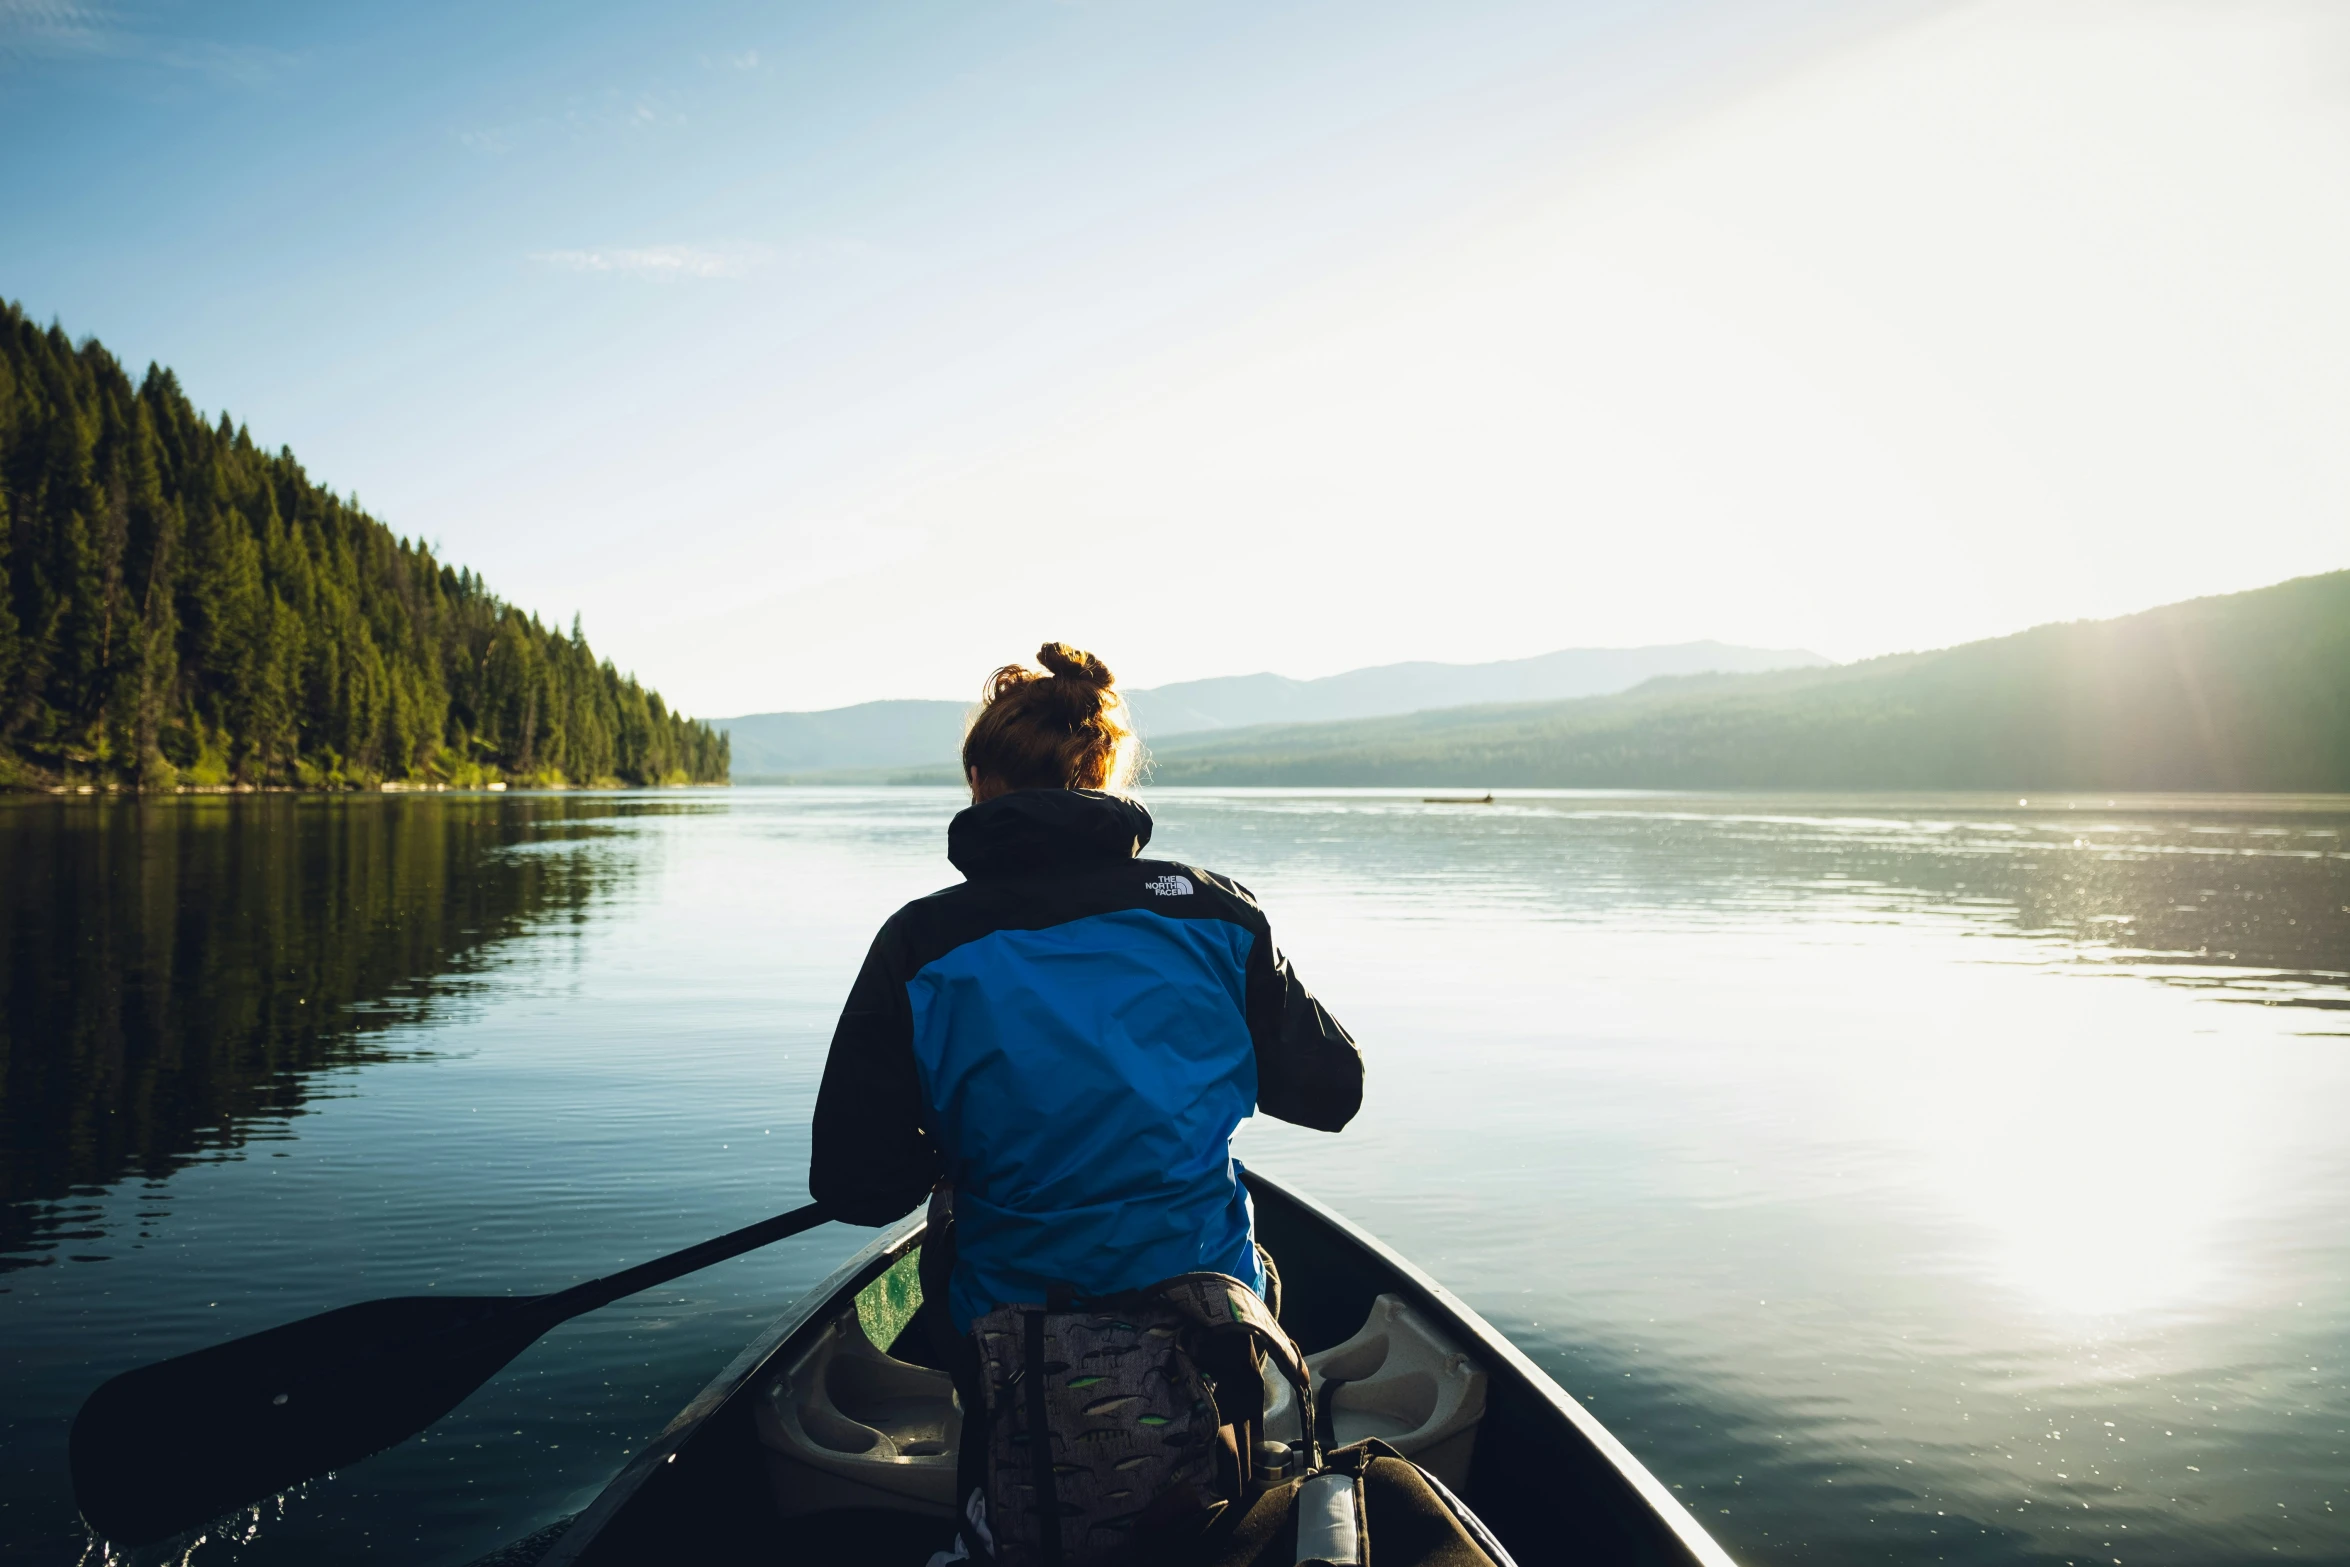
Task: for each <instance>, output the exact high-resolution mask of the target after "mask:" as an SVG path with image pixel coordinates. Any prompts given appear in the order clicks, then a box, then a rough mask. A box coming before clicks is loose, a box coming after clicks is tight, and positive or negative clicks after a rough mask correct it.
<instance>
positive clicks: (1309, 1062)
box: [1248, 930, 1363, 1132]
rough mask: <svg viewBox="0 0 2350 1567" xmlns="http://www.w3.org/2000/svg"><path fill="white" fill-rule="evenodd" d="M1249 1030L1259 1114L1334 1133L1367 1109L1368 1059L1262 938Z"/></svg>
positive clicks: (1268, 935) (1252, 978)
mask: <svg viewBox="0 0 2350 1567" xmlns="http://www.w3.org/2000/svg"><path fill="white" fill-rule="evenodd" d="M1248 1031H1249V1037H1250V1038H1251V1039H1252V1040H1254V1041H1255V1043H1256V1047H1257V1108H1258V1109H1260V1110H1262V1111H1264V1112H1265V1113H1266V1114H1267V1115H1270V1116H1276V1117H1278V1118H1280V1119H1281V1120H1284V1121H1291V1122H1295V1123H1296V1124H1297V1125H1299V1126H1310V1127H1312V1128H1313V1129H1314V1130H1315V1131H1317V1132H1335V1131H1337V1130H1339V1129H1340V1128H1341V1127H1343V1126H1345V1125H1346V1123H1347V1122H1349V1121H1351V1120H1353V1119H1354V1114H1355V1111H1357V1110H1358V1109H1360V1108H1362V1103H1363V1053H1362V1052H1361V1051H1360V1050H1358V1049H1356V1048H1355V1042H1354V1040H1353V1039H1352V1038H1351V1037H1350V1036H1349V1035H1348V1034H1347V1031H1346V1030H1345V1029H1343V1028H1341V1027H1339V1024H1338V1019H1336V1018H1334V1017H1332V1016H1331V1015H1330V1014H1329V1012H1328V1011H1326V1010H1324V1008H1323V1006H1322V1003H1321V1002H1319V1001H1316V1000H1315V999H1314V997H1313V993H1312V992H1311V991H1308V990H1307V989H1306V987H1305V986H1304V985H1303V984H1302V983H1300V982H1299V980H1298V977H1297V971H1296V970H1295V969H1293V968H1291V967H1290V966H1289V959H1288V958H1287V957H1285V956H1284V955H1283V954H1282V952H1281V949H1280V948H1278V947H1276V946H1275V945H1273V934H1272V932H1271V931H1270V930H1265V931H1261V932H1259V934H1258V936H1257V941H1256V946H1255V947H1254V948H1253V949H1252V950H1251V951H1250V953H1249V962H1248Z"/></svg>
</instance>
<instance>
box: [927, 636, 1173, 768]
mask: <svg viewBox="0 0 2350 1567" xmlns="http://www.w3.org/2000/svg"><path fill="white" fill-rule="evenodd" d="M1036 661H1037V662H1038V663H1040V664H1042V665H1043V666H1044V669H1043V670H1042V671H1039V670H1034V669H1030V668H1028V667H1027V666H1026V665H1024V664H1006V665H1005V666H1004V667H1003V668H1001V669H999V670H997V671H996V672H995V673H994V674H992V675H990V676H988V677H987V685H986V687H985V689H984V691H983V692H982V694H981V696H980V705H979V711H978V712H977V713H975V714H973V715H972V719H971V727H970V728H969V729H967V730H965V731H964V732H963V770H964V773H965V775H966V776H971V775H976V776H977V778H978V780H979V781H980V785H981V786H982V787H986V786H994V787H996V788H999V789H1007V790H1008V789H1112V790H1122V789H1125V788H1127V787H1128V786H1129V785H1131V784H1132V783H1133V782H1134V768H1135V763H1136V761H1137V760H1138V757H1137V747H1136V744H1135V739H1134V727H1133V725H1132V724H1130V723H1128V722H1127V718H1126V703H1125V702H1124V700H1123V699H1121V698H1120V697H1119V695H1118V693H1117V691H1116V690H1115V689H1114V688H1115V687H1116V685H1117V682H1118V677H1117V676H1115V675H1113V674H1111V673H1110V666H1109V665H1107V664H1105V663H1103V662H1102V661H1101V660H1100V659H1098V658H1096V657H1094V656H1093V655H1092V654H1091V653H1086V652H1082V651H1080V650H1079V649H1077V648H1073V647H1071V646H1069V644H1068V643H1066V642H1047V643H1046V644H1045V645H1044V646H1043V647H1040V648H1038V649H1037V650H1036Z"/></svg>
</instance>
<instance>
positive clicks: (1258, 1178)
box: [539, 1170, 1738, 1567]
mask: <svg viewBox="0 0 2350 1567" xmlns="http://www.w3.org/2000/svg"><path fill="white" fill-rule="evenodd" d="M1244 1179H1245V1180H1246V1181H1247V1183H1248V1186H1249V1189H1250V1191H1251V1192H1252V1194H1253V1193H1262V1194H1264V1195H1265V1196H1268V1197H1270V1198H1272V1199H1273V1200H1275V1201H1276V1202H1279V1203H1286V1204H1288V1205H1290V1206H1292V1207H1295V1208H1297V1209H1298V1210H1300V1211H1301V1212H1303V1213H1304V1214H1305V1215H1307V1216H1308V1217H1309V1218H1311V1219H1312V1220H1313V1221H1314V1222H1315V1223H1317V1224H1319V1225H1321V1226H1323V1227H1324V1228H1325V1229H1326V1230H1328V1231H1329V1232H1330V1234H1331V1235H1333V1236H1335V1237H1336V1238H1338V1239H1340V1240H1342V1241H1344V1242H1345V1243H1346V1244H1347V1245H1349V1246H1351V1247H1352V1248H1353V1249H1355V1250H1356V1251H1358V1252H1359V1253H1361V1254H1362V1255H1363V1256H1364V1257H1365V1258H1366V1259H1367V1260H1368V1261H1369V1262H1371V1263H1372V1264H1373V1265H1374V1267H1375V1268H1376V1269H1377V1271H1378V1272H1380V1273H1382V1274H1384V1275H1386V1276H1387V1278H1389V1279H1390V1280H1392V1281H1393V1283H1394V1284H1395V1286H1396V1287H1397V1289H1398V1292H1399V1293H1402V1294H1404V1295H1405V1296H1406V1297H1407V1298H1409V1299H1410V1300H1411V1302H1412V1304H1413V1305H1414V1306H1415V1307H1417V1308H1418V1309H1419V1310H1421V1311H1423V1312H1425V1313H1427V1314H1428V1316H1430V1317H1431V1318H1433V1319H1435V1320H1436V1321H1437V1322H1439V1323H1441V1324H1443V1325H1444V1326H1445V1327H1446V1328H1447V1329H1449V1330H1450V1331H1451V1332H1452V1333H1453V1334H1455V1335H1457V1337H1458V1339H1459V1341H1460V1342H1461V1344H1462V1345H1463V1346H1464V1347H1468V1348H1471V1349H1473V1351H1474V1352H1475V1353H1476V1354H1477V1355H1478V1356H1480V1357H1481V1358H1482V1359H1483V1360H1484V1361H1485V1363H1486V1369H1487V1374H1488V1375H1498V1376H1501V1377H1505V1378H1507V1379H1509V1380H1510V1381H1513V1382H1515V1383H1517V1384H1519V1385H1520V1387H1521V1388H1522V1389H1523V1390H1524V1391H1525V1392H1526V1393H1528V1394H1530V1395H1531V1396H1532V1397H1533V1398H1534V1400H1535V1401H1536V1402H1537V1403H1539V1404H1540V1405H1542V1406H1544V1407H1546V1408H1547V1409H1548V1410H1550V1411H1551V1412H1552V1413H1553V1414H1555V1415H1556V1416H1557V1418H1558V1419H1560V1420H1561V1421H1563V1422H1564V1423H1565V1424H1566V1425H1567V1426H1568V1427H1570V1428H1571V1429H1572V1430H1573V1432H1574V1433H1575V1435H1576V1436H1577V1437H1579V1438H1581V1440H1582V1441H1583V1442H1584V1443H1585V1444H1586V1447H1587V1449H1588V1452H1589V1455H1590V1456H1591V1458H1592V1459H1594V1460H1595V1461H1596V1462H1597V1463H1599V1464H1600V1465H1602V1466H1604V1467H1605V1469H1606V1470H1607V1471H1609V1472H1612V1473H1613V1475H1614V1477H1615V1479H1616V1481H1617V1482H1618V1483H1620V1484H1621V1485H1622V1486H1623V1487H1624V1489H1625V1491H1627V1492H1629V1493H1630V1494H1631V1495H1632V1496H1634V1497H1636V1498H1637V1499H1638V1501H1639V1503H1640V1504H1641V1505H1642V1506H1644V1507H1645V1508H1646V1509H1647V1510H1648V1511H1649V1513H1650V1514H1651V1515H1652V1516H1653V1517H1654V1518H1655V1519H1656V1520H1657V1521H1659V1522H1660V1523H1662V1524H1663V1525H1664V1527H1665V1529H1666V1530H1667V1531H1668V1532H1669V1533H1670V1534H1671V1536H1672V1537H1673V1540H1674V1541H1675V1543H1677V1544H1678V1545H1679V1546H1680V1548H1681V1550H1682V1551H1684V1552H1686V1553H1687V1560H1688V1562H1689V1563H1690V1567H1738V1564H1737V1563H1736V1561H1735V1560H1734V1559H1733V1558H1732V1557H1731V1556H1730V1554H1729V1553H1728V1552H1727V1551H1725V1550H1723V1549H1722V1547H1721V1546H1720V1545H1719V1544H1718V1543H1717V1542H1716V1541H1715V1540H1714V1538H1713V1536H1712V1535H1710V1534H1708V1533H1707V1532H1706V1529H1705V1526H1704V1525H1703V1524H1701V1523H1699V1522H1698V1521H1697V1519H1696V1518H1695V1517H1694V1516H1693V1515H1692V1514H1691V1513H1690V1511H1689V1509H1688V1508H1687V1507H1685V1506H1683V1505H1682V1503H1681V1501H1680V1500H1679V1498H1677V1497H1675V1496H1674V1495H1673V1494H1672V1492H1671V1491H1669V1490H1668V1489H1666V1487H1665V1486H1664V1484H1663V1482H1661V1481H1660V1480H1658V1479H1657V1478H1656V1476H1655V1475H1653V1474H1651V1473H1650V1472H1649V1470H1648V1467H1647V1466H1646V1465H1645V1464H1643V1463H1641V1461H1640V1460H1639V1459H1638V1458H1636V1457H1634V1456H1633V1454H1632V1452H1631V1450H1630V1449H1629V1448H1627V1447H1625V1446H1624V1444H1623V1443H1622V1442H1621V1441H1619V1440H1618V1439H1617V1438H1616V1436H1615V1435H1614V1433H1612V1432H1610V1431H1609V1430H1608V1429H1607V1427H1606V1426H1605V1425H1603V1424H1601V1423H1600V1421H1599V1419H1598V1417H1597V1416H1595V1415H1593V1414H1592V1413H1591V1412H1590V1411H1589V1410H1587V1409H1585V1408H1584V1407H1583V1406H1582V1404H1581V1403H1579V1402H1577V1400H1576V1399H1575V1397H1574V1395H1573V1394H1571V1393H1569V1392H1568V1391H1567V1390H1566V1389H1565V1388H1563V1387H1561V1386H1559V1384H1558V1383H1557V1382H1556V1381H1554V1380H1553V1379H1552V1378H1551V1376H1550V1374H1549V1373H1548V1372H1546V1371H1544V1370H1543V1369H1542V1368H1541V1367H1540V1366H1538V1365H1536V1364H1535V1363H1534V1361H1533V1360H1532V1359H1531V1358H1529V1357H1528V1356H1527V1354H1526V1352H1525V1351H1524V1350H1522V1349H1520V1348H1518V1346H1517V1345H1516V1344H1514V1343H1512V1342H1511V1341H1510V1340H1509V1338H1508V1337H1507V1336H1506V1335H1504V1334H1503V1333H1501V1332H1500V1331H1499V1330H1498V1329H1496V1328H1495V1327H1494V1326H1493V1324H1492V1323H1490V1322H1488V1321H1486V1320H1485V1318H1484V1317H1483V1316H1482V1315H1480V1314H1479V1313H1478V1312H1477V1311H1476V1310H1475V1309H1474V1308H1473V1307H1471V1306H1470V1305H1469V1304H1468V1303H1467V1302H1465V1301H1463V1300H1462V1299H1461V1298H1460V1297H1459V1296H1457V1295H1455V1294H1454V1293H1453V1292H1452V1291H1451V1290H1449V1289H1447V1288H1445V1287H1444V1286H1443V1285H1442V1284H1440V1283H1438V1282H1437V1281H1436V1280H1435V1279H1434V1278H1432V1277H1430V1276H1429V1275H1428V1274H1427V1273H1425V1272H1423V1271H1421V1269H1420V1268H1419V1267H1418V1266H1417V1265H1415V1264H1414V1263H1413V1262H1412V1261H1411V1260H1410V1259H1408V1258H1406V1257H1404V1256H1402V1255H1401V1254H1399V1253H1398V1252H1396V1251H1395V1250H1394V1249H1393V1248H1392V1247H1390V1246H1388V1245H1387V1244H1386V1243H1385V1242H1383V1241H1381V1240H1380V1239H1379V1238H1378V1237H1377V1236H1375V1235H1372V1234H1370V1233H1369V1232H1368V1231H1365V1230H1363V1229H1362V1228H1360V1227H1359V1226H1357V1225H1356V1224H1354V1223H1353V1222H1352V1221H1351V1220H1349V1219H1348V1218H1347V1217H1346V1216H1345V1215H1344V1214H1341V1213H1338V1212H1337V1211H1335V1210H1333V1209H1332V1208H1330V1207H1328V1206H1327V1205H1325V1204H1323V1203H1321V1202H1318V1201H1316V1200H1315V1199H1313V1198H1311V1197H1308V1196H1306V1195H1304V1194H1303V1193H1301V1192H1299V1191H1298V1190H1296V1189H1295V1188H1294V1187H1291V1186H1288V1185H1285V1184H1283V1183H1282V1182H1280V1181H1276V1180H1274V1179H1273V1178H1271V1177H1270V1176H1267V1175H1263V1174H1261V1173H1259V1172H1258V1171H1255V1170H1246V1171H1244ZM925 1220H926V1215H925V1213H924V1212H923V1211H922V1210H920V1209H917V1210H916V1211H915V1212H913V1213H911V1214H909V1215H907V1216H906V1217H905V1218H903V1219H901V1220H899V1221H898V1222H897V1223H895V1224H893V1225H890V1226H888V1227H887V1228H885V1229H884V1230H883V1231H882V1232H881V1233H880V1234H879V1235H877V1236H875V1237H874V1239H873V1240H872V1241H870V1242H869V1243H867V1244H866V1245H865V1246H864V1247H862V1248H860V1249H859V1250H858V1252H857V1253H856V1255H855V1256H853V1257H851V1258H849V1259H848V1260H847V1261H846V1262H844V1263H842V1264H841V1265H840V1266H839V1267H838V1268H836V1269H834V1270H833V1271H832V1272H831V1273H830V1274H829V1275H827V1276H826V1277H825V1279H824V1280H823V1282H821V1283H819V1284H817V1285H816V1286H815V1287H814V1288H812V1289H810V1290H809V1291H808V1292H807V1293H806V1294H804V1295H802V1296H801V1297H800V1298H799V1300H798V1301H796V1302H794V1303H793V1305H792V1307H791V1309H790V1310H788V1311H786V1312H785V1313H784V1314H783V1315H782V1316H781V1317H779V1318H777V1319H776V1320H775V1322H774V1323H773V1324H771V1325H770V1326H769V1327H768V1328H767V1329H766V1330H765V1331H763V1332H761V1333H760V1334H759V1335H758V1336H757V1337H756V1338H754V1339H752V1340H751V1342H750V1343H749V1344H748V1345H746V1346H745V1347H744V1348H743V1350H742V1352H741V1353H739V1354H737V1355H736V1356H735V1357H734V1359H733V1360H732V1361H730V1362H729V1363H728V1364H727V1366H726V1369H725V1370H723V1371H721V1372H719V1373H718V1375H717V1376H716V1377H714V1378H712V1379H711V1380H710V1382H709V1383H708V1384H707V1385H706V1386H705V1387H703V1389H702V1390H701V1391H700V1392H699V1393H697V1394H696V1395H695V1396H694V1398H693V1400H692V1401H691V1402H690V1403H688V1404H687V1405H686V1406H685V1408H683V1409H682V1410H680V1411H679V1412H678V1413H677V1415H676V1417H675V1418H673V1419H672V1420H671V1421H670V1422H669V1424H668V1425H667V1426H666V1427H664V1428H663V1429H662V1431H661V1434H660V1435H659V1436H657V1437H656V1438H654V1439H653V1441H651V1442H650V1443H648V1444H647V1445H646V1446H645V1448H644V1449H643V1450H642V1451H641V1452H639V1453H638V1454H637V1455H636V1456H635V1457H634V1458H633V1459H631V1460H630V1461H629V1462H628V1464H627V1465H626V1466H625V1467H624V1468H622V1469H621V1471H620V1472H619V1473H618V1474H616V1475H614V1476H613V1477H612V1479H611V1480H610V1482H608V1483H607V1484H606V1485H605V1486H604V1488H603V1490H601V1491H600V1492H598V1493H597V1495H596V1499H595V1500H594V1501H593V1502H591V1503H589V1504H588V1506H587V1508H586V1509H585V1510H584V1511H582V1512H581V1513H580V1514H579V1515H578V1517H577V1518H575V1519H574V1520H573V1521H572V1524H571V1527H570V1528H568V1529H566V1530H565V1531H564V1532H563V1534H562V1536H561V1537H560V1538H559V1539H558V1540H557V1541H556V1542H555V1544H554V1545H553V1547H552V1548H551V1549H550V1550H549V1551H548V1552H547V1554H546V1555H545V1556H544V1557H542V1558H541V1559H540V1562H539V1567H577V1564H578V1563H579V1562H580V1561H581V1560H582V1559H583V1558H584V1557H586V1556H588V1555H589V1554H590V1553H591V1552H593V1551H594V1549H595V1547H596V1546H597V1544H598V1543H599V1542H600V1541H601V1540H602V1539H603V1537H604V1535H605V1533H606V1531H607V1529H608V1528H609V1527H610V1525H611V1524H612V1522H613V1520H614V1519H616V1518H617V1517H619V1516H620V1514H621V1513H622V1512H624V1511H625V1510H626V1509H627V1508H628V1507H629V1506H630V1505H631V1504H632V1503H633V1502H635V1501H636V1500H637V1497H638V1494H639V1492H641V1491H642V1490H643V1488H644V1486H645V1485H646V1483H647V1482H648V1481H650V1480H651V1479H653V1477H654V1476H655V1475H657V1474H658V1473H659V1472H660V1471H661V1470H662V1468H663V1467H664V1466H665V1465H667V1464H668V1463H669V1462H670V1461H671V1460H672V1459H674V1458H675V1457H676V1456H677V1454H678V1453H679V1451H681V1450H682V1449H683V1448H684V1447H685V1446H686V1444H687V1443H689V1442H691V1441H692V1440H693V1439H694V1437H695V1436H696V1435H698V1434H699V1433H700V1432H701V1431H702V1430H703V1428H704V1427H705V1426H707V1425H708V1424H709V1423H710V1421H711V1419H712V1418H713V1417H714V1416H716V1415H717V1414H718V1413H719V1412H720V1411H721V1410H723V1409H725V1408H726V1407H727V1406H728V1405H729V1404H730V1403H731V1402H732V1401H733V1400H734V1399H735V1398H736V1397H737V1396H738V1395H739V1394H740V1393H741V1392H742V1391H743V1390H744V1388H745V1387H747V1386H748V1385H750V1384H751V1383H753V1382H755V1381H756V1380H757V1379H758V1377H759V1375H760V1373H761V1372H762V1371H763V1370H764V1369H765V1368H766V1367H767V1366H768V1365H769V1364H770V1363H771V1362H773V1361H774V1360H775V1359H776V1357H777V1356H778V1355H780V1354H781V1353H783V1352H784V1351H785V1350H786V1349H788V1348H789V1347H790V1345H791V1344H792V1342H793V1340H795V1339H796V1338H798V1337H799V1336H801V1335H802V1334H804V1333H806V1332H808V1331H810V1330H811V1329H812V1328H814V1327H817V1326H820V1325H821V1324H823V1323H826V1322H829V1321H831V1320H832V1318H833V1317H834V1316H835V1315H837V1314H838V1313H839V1312H840V1311H841V1310H843V1309H845V1308H846V1306H847V1304H848V1303H849V1302H850V1301H852V1300H853V1299H854V1297H855V1295H856V1292H857V1291H858V1290H861V1289H863V1288H864V1287H865V1286H866V1285H867V1284H869V1283H871V1282H872V1281H873V1280H874V1279H876V1278H879V1277H880V1276H881V1275H882V1274H883V1273H884V1272H886V1271H887V1270H888V1269H889V1267H890V1266H891V1265H892V1264H894V1263H895V1262H896V1261H897V1260H898V1259H899V1258H901V1257H903V1256H904V1255H905V1254H906V1253H907V1252H909V1251H911V1250H913V1248H914V1247H916V1246H918V1245H920V1244H921V1242H922V1238H923V1235H924V1234H925V1233H926V1229H927V1225H926V1222H925Z"/></svg>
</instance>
